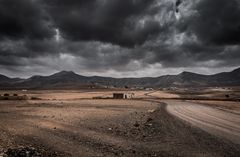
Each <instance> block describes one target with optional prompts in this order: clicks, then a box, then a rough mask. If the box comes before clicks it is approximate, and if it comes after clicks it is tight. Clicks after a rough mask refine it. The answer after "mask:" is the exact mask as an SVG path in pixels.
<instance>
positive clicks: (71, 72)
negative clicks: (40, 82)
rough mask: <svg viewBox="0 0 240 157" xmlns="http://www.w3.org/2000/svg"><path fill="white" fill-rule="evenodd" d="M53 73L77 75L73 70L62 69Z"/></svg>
mask: <svg viewBox="0 0 240 157" xmlns="http://www.w3.org/2000/svg"><path fill="white" fill-rule="evenodd" d="M53 75H77V74H76V73H75V72H73V71H65V70H63V71H60V72H58V73H55V74H53Z"/></svg>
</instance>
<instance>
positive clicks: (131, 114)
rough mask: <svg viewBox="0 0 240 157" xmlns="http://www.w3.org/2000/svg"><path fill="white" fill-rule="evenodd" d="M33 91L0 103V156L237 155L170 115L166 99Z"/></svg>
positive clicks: (234, 148)
mask: <svg viewBox="0 0 240 157" xmlns="http://www.w3.org/2000/svg"><path fill="white" fill-rule="evenodd" d="M13 92H14V91H13ZM34 92H35V93H33V92H31V93H32V94H38V95H39V96H41V97H46V99H44V100H34V101H33V100H31V101H30V100H28V101H0V156H3V154H5V155H6V154H8V157H15V156H16V157H19V156H20V155H19V154H21V153H22V154H24V153H25V156H26V157H27V156H32V157H40V156H41V157H61V156H63V157H88V156H89V157H96V156H104V157H117V156H121V157H135V156H137V157H156V156H157V157H166V156H170V157H202V156H204V157H226V156H227V157H228V156H229V157H238V156H239V154H240V147H239V145H238V144H235V143H233V142H232V141H230V140H228V139H225V138H222V137H220V136H215V135H213V134H210V133H207V132H205V131H203V130H201V129H198V128H197V127H195V126H193V125H190V124H189V123H187V122H184V121H182V120H180V119H179V118H176V117H175V116H172V115H171V114H169V113H168V112H167V111H166V104H165V103H162V102H160V100H159V99H152V97H149V96H148V95H147V94H146V92H144V91H141V92H139V93H138V96H139V97H142V96H143V98H142V99H141V100H111V99H106V100H105V99H76V97H75V96H76V95H77V93H81V92H76V91H67V92H66V93H64V92H63V91H61V92H59V91H58V92H59V93H61V94H59V95H57V96H56V97H52V96H55V95H54V94H56V91H54V93H52V94H51V91H34ZM46 92H48V93H46ZM71 92H72V93H73V95H74V96H72V95H71V94H69V93H71ZM97 92H99V91H97ZM42 94H43V95H42ZM88 94H89V93H88ZM88 94H86V95H88ZM101 94H104V92H101ZM80 95H81V94H80ZM56 98H59V99H56ZM147 98H151V99H147ZM26 153H30V155H26ZM16 154H17V155H16ZM22 156H24V155H22Z"/></svg>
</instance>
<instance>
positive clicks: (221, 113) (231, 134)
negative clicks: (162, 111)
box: [166, 101, 240, 144]
mask: <svg viewBox="0 0 240 157" xmlns="http://www.w3.org/2000/svg"><path fill="white" fill-rule="evenodd" d="M166 103H167V104H168V106H167V111H168V112H169V113H171V114H173V115H175V116H177V117H179V118H181V119H183V120H185V121H187V122H190V123H191V124H193V125H195V126H197V127H199V128H201V129H203V130H204V131H207V132H209V133H211V134H214V135H217V136H219V137H224V138H226V139H228V140H231V141H232V142H234V143H237V144H240V114H237V113H231V112H229V111H225V110H222V109H219V108H213V107H208V106H206V105H199V104H196V103H192V102H186V101H166Z"/></svg>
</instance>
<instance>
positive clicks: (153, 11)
mask: <svg viewBox="0 0 240 157" xmlns="http://www.w3.org/2000/svg"><path fill="white" fill-rule="evenodd" d="M57 32H59V33H57ZM57 34H58V35H57ZM239 45H240V2H239V1H238V0H196V1H192V0H0V68H1V71H11V72H13V71H14V72H17V71H19V73H24V71H29V73H32V72H35V73H36V72H44V73H49V72H52V71H58V70H66V69H67V70H76V71H77V70H81V71H83V72H84V71H85V72H101V73H102V75H104V74H105V73H106V74H109V73H108V72H109V71H117V72H119V73H127V74H129V71H141V73H142V75H144V73H145V72H144V70H143V69H146V68H155V70H153V71H152V73H153V72H156V71H158V68H159V67H160V68H176V69H177V68H178V67H185V68H189V67H191V68H198V67H204V68H213V67H220V68H221V67H227V66H232V67H233V66H239V65H240V64H239V63H240V53H239V51H240V46H239ZM2 69H4V70H2ZM1 71H0V72H1ZM147 71H148V74H151V70H147ZM26 73H27V72H26ZM115 74H116V72H115ZM111 75H114V73H111Z"/></svg>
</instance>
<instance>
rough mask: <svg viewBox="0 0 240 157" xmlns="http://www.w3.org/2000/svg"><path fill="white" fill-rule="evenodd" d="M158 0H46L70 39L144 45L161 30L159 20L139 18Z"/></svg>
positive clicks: (130, 45)
mask: <svg viewBox="0 0 240 157" xmlns="http://www.w3.org/2000/svg"><path fill="white" fill-rule="evenodd" d="M154 2H155V0H126V1H123V0H89V1H83V0H52V1H48V0H46V4H47V5H48V11H49V12H50V14H51V16H52V18H53V20H54V21H55V24H56V26H57V27H58V28H59V29H60V30H61V32H62V33H63V36H64V37H65V38H67V39H70V40H81V41H89V40H92V41H102V42H109V43H113V44H118V45H121V46H127V47H133V46H135V45H141V44H142V43H144V42H145V41H146V40H147V39H148V38H150V37H152V36H154V35H157V34H158V33H159V31H160V26H159V23H158V22H156V21H154V20H150V19H149V20H147V21H146V22H145V23H144V24H140V23H139V20H141V18H142V17H144V16H147V15H148V12H150V11H151V6H152V5H153V4H154Z"/></svg>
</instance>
